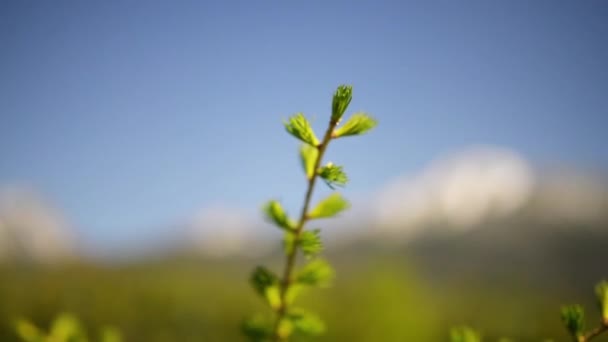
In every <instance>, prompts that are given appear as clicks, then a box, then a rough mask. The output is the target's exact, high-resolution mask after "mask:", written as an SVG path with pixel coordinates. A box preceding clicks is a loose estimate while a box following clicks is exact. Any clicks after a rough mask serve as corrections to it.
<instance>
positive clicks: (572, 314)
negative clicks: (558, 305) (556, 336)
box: [561, 305, 585, 337]
mask: <svg viewBox="0 0 608 342" xmlns="http://www.w3.org/2000/svg"><path fill="white" fill-rule="evenodd" d="M561 316H562V322H563V323H564V326H565V327H566V329H567V330H568V332H569V333H570V335H572V336H573V337H578V336H581V335H582V334H583V330H585V310H584V309H583V307H582V306H580V305H569V306H564V307H562V311H561Z"/></svg>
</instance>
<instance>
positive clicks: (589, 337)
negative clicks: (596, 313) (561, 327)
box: [582, 321, 608, 342]
mask: <svg viewBox="0 0 608 342" xmlns="http://www.w3.org/2000/svg"><path fill="white" fill-rule="evenodd" d="M604 331H608V321H606V322H602V324H601V325H600V326H599V327H597V328H595V329H593V330H591V331H589V332H588V333H587V334H585V336H584V337H583V339H582V342H587V341H591V340H592V339H593V338H595V337H597V336H599V335H601V334H602V333H603V332H604Z"/></svg>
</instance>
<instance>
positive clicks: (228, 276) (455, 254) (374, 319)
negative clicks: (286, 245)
mask: <svg viewBox="0 0 608 342" xmlns="http://www.w3.org/2000/svg"><path fill="white" fill-rule="evenodd" d="M500 231H501V230H500V229H489V230H487V232H485V233H479V232H477V233H474V234H468V235H464V236H462V235H458V236H452V237H437V236H429V237H427V238H420V239H417V240H416V241H415V242H412V243H410V244H408V245H406V246H402V247H399V248H395V247H386V246H383V245H378V244H365V245H361V244H360V245H356V246H350V247H348V248H339V249H338V248H337V249H336V250H335V251H329V252H328V253H327V257H328V258H329V260H331V261H332V262H333V263H334V264H335V267H336V271H337V278H336V281H335V283H334V285H333V286H332V287H330V288H327V289H324V290H321V291H311V292H310V293H305V294H304V295H303V297H302V299H301V300H300V303H305V306H306V307H307V308H310V309H314V310H316V311H317V312H319V314H320V315H321V316H322V317H323V319H325V320H326V322H327V325H328V330H327V333H326V334H325V335H324V336H323V337H321V338H319V341H447V340H448V333H449V329H450V327H452V326H455V325H463V324H466V325H471V326H473V327H475V328H477V329H478V330H480V331H481V333H482V334H483V336H484V338H485V340H487V341H497V340H498V339H499V338H500V337H503V336H508V337H510V338H512V339H513V340H514V341H543V340H544V339H545V338H552V339H553V340H554V341H567V340H568V337H567V334H566V333H565V331H564V329H563V327H562V325H561V322H560V319H559V307H560V305H562V304H569V303H573V302H578V303H581V304H583V305H585V306H586V308H587V310H588V312H589V314H588V317H589V318H588V320H589V322H588V325H589V326H594V325H595V324H596V322H595V321H594V320H595V318H594V317H596V315H594V314H593V309H595V306H596V305H595V298H594V297H593V295H592V291H591V289H592V287H593V285H594V283H595V282H596V281H597V280H599V279H596V278H599V277H601V276H602V273H603V274H604V276H605V275H606V271H607V268H606V263H605V261H606V260H608V252H607V251H606V246H608V236H607V235H606V234H605V233H603V232H601V231H599V232H595V233H593V232H585V233H584V234H581V233H579V232H573V231H567V230H557V231H554V230H551V231H549V230H547V231H545V232H544V233H543V230H542V229H541V230H538V232H537V234H536V237H534V236H532V237H530V235H528V234H527V235H526V239H522V240H519V239H516V238H513V239H512V242H507V243H506V245H505V243H504V239H503V243H502V244H500V245H498V244H496V243H492V242H490V241H491V240H492V238H491V237H490V236H489V235H493V234H502V233H500ZM526 241H527V242H526ZM539 251H543V252H542V253H540V252H539ZM262 262H263V263H266V264H268V265H271V266H272V267H278V266H279V265H280V257H279V254H278V253H277V254H276V255H274V254H273V255H270V256H266V257H264V258H236V257H235V258H223V259H212V258H204V257H200V256H196V255H191V254H188V253H182V254H176V253H174V254H168V255H165V256H159V255H157V256H155V257H153V258H151V257H148V258H141V259H133V260H129V261H123V262H105V263H101V262H92V261H89V262H87V261H84V260H83V259H81V260H80V261H74V262H69V263H63V264H56V265H51V266H40V265H36V264H32V263H16V264H12V265H10V266H9V265H5V266H3V268H2V270H1V273H0V279H1V282H0V318H1V321H2V322H1V323H2V324H1V325H0V341H18V339H17V337H16V335H15V333H14V323H15V322H16V320H18V319H19V318H23V317H26V318H28V319H30V320H31V321H32V322H33V323H35V324H36V325H38V326H40V327H42V328H48V327H49V325H50V324H51V321H52V320H53V318H54V317H55V316H56V315H57V314H58V313H61V312H69V313H73V314H75V315H76V316H78V317H79V318H80V319H81V321H82V322H83V324H84V326H85V328H86V329H87V330H88V331H90V332H91V333H92V334H95V333H97V331H99V329H101V327H104V326H108V325H109V326H114V327H116V328H118V329H119V330H120V331H122V334H123V336H124V339H125V341H150V342H155V341H158V342H161V341H244V338H243V337H242V336H241V334H240V331H239V325H240V323H241V321H242V319H243V318H244V317H245V316H246V315H247V314H249V313H253V312H256V311H258V310H262V311H263V310H264V308H265V306H264V305H263V303H262V300H261V299H259V298H257V297H256V296H254V295H253V291H252V289H251V288H250V286H249V284H248V281H247V278H248V275H249V272H250V271H251V269H252V267H253V266H254V265H256V264H257V263H262ZM597 340H598V341H606V340H607V339H606V338H605V337H603V339H602V338H600V339H597Z"/></svg>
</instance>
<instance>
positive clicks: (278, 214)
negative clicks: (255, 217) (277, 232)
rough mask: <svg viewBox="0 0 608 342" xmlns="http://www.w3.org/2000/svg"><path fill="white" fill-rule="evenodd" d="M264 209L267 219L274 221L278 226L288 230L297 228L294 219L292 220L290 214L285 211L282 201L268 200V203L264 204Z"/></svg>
mask: <svg viewBox="0 0 608 342" xmlns="http://www.w3.org/2000/svg"><path fill="white" fill-rule="evenodd" d="M263 211H264V214H265V215H266V219H268V220H269V221H271V222H273V223H274V224H276V225H277V226H278V227H280V228H283V229H287V230H294V229H295V226H296V224H295V222H293V220H291V219H290V218H289V216H287V213H286V212H285V210H284V209H283V206H281V203H279V201H276V200H271V201H268V203H266V205H264V208H263Z"/></svg>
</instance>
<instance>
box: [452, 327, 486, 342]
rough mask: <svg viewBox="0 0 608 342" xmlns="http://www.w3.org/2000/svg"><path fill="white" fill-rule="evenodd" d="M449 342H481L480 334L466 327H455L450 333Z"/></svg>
mask: <svg viewBox="0 0 608 342" xmlns="http://www.w3.org/2000/svg"><path fill="white" fill-rule="evenodd" d="M450 341H451V342H481V334H480V333H479V332H478V331H476V330H474V329H472V328H470V327H467V326H462V327H455V328H452V330H451V331H450Z"/></svg>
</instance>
